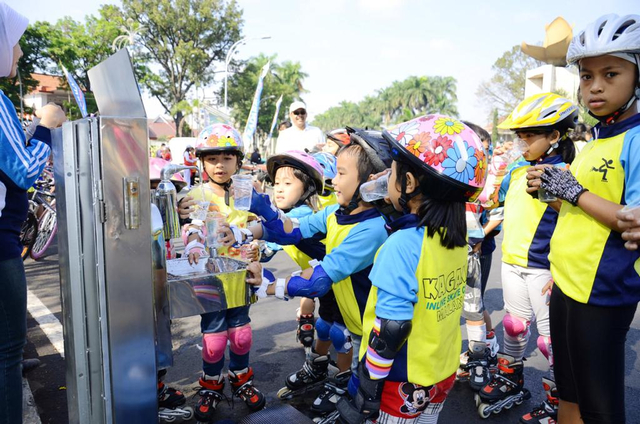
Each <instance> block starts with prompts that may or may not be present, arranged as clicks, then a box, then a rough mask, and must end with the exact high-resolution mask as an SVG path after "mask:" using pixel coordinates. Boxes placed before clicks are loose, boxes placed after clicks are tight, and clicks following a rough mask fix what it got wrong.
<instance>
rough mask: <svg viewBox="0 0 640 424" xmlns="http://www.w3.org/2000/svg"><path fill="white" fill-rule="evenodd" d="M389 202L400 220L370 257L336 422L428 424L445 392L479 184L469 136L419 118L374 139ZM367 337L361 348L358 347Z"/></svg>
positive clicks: (454, 360)
mask: <svg viewBox="0 0 640 424" xmlns="http://www.w3.org/2000/svg"><path fill="white" fill-rule="evenodd" d="M383 134H384V137H385V138H386V139H387V140H388V141H389V143H390V144H391V156H392V157H393V164H392V167H391V174H390V176H389V184H388V186H389V199H390V201H391V203H392V204H393V206H394V208H395V209H396V210H397V211H399V212H403V213H404V215H403V216H402V217H400V218H398V219H396V220H395V221H393V222H392V223H391V225H390V227H391V231H392V234H391V235H390V236H389V238H388V239H387V241H386V242H385V243H384V245H383V246H382V247H381V248H380V250H379V251H378V255H377V257H376V260H375V262H374V265H373V269H372V270H371V273H370V274H369V278H370V279H371V283H372V284H373V287H372V289H371V292H370V294H369V299H368V301H367V305H366V308H365V313H364V318H363V343H362V345H361V348H360V352H359V354H360V367H359V380H360V387H359V388H358V394H357V396H355V401H352V402H349V401H347V400H346V399H341V400H340V401H339V402H338V411H339V412H340V418H341V420H342V421H341V422H347V423H360V422H365V419H374V418H375V417H378V418H377V419H378V422H385V423H400V422H402V423H416V422H418V420H419V419H420V417H421V415H425V416H424V417H422V420H424V422H436V421H437V418H438V414H439V413H440V411H441V410H442V406H443V404H444V401H445V399H446V397H447V394H448V393H449V390H451V388H452V387H453V384H454V381H455V374H456V370H457V368H458V365H459V353H460V349H461V343H462V341H461V335H460V315H461V312H462V305H463V300H464V293H465V286H466V276H467V274H466V273H467V240H466V221H465V202H466V201H469V200H472V199H474V198H475V197H476V196H477V195H478V194H479V193H480V191H481V190H482V188H483V185H484V181H485V169H486V158H485V155H484V150H483V147H482V143H481V141H480V139H479V138H478V136H477V135H476V134H475V133H474V132H473V131H472V130H471V129H470V128H468V127H467V126H466V125H464V124H463V123H461V122H460V121H457V120H455V119H452V118H449V117H446V116H439V115H428V116H422V117H419V118H416V119H414V120H412V121H409V122H405V123H403V124H400V125H398V126H396V127H394V128H391V129H390V130H387V131H384V132H383ZM365 340H367V343H365V342H364V341H365Z"/></svg>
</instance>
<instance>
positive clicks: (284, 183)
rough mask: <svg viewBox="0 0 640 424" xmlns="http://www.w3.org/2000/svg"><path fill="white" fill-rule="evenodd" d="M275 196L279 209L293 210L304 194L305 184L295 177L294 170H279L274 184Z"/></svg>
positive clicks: (286, 168) (283, 168) (284, 168)
mask: <svg viewBox="0 0 640 424" xmlns="http://www.w3.org/2000/svg"><path fill="white" fill-rule="evenodd" d="M273 194H274V196H275V197H274V200H275V203H276V206H277V208H278V209H285V210H287V209H292V208H293V207H294V206H295V205H296V203H298V201H299V200H300V198H301V197H302V195H303V194H304V184H303V183H302V181H300V180H299V179H298V178H296V176H295V175H293V168H290V167H288V166H283V167H281V168H278V170H277V171H276V178H275V181H274V183H273Z"/></svg>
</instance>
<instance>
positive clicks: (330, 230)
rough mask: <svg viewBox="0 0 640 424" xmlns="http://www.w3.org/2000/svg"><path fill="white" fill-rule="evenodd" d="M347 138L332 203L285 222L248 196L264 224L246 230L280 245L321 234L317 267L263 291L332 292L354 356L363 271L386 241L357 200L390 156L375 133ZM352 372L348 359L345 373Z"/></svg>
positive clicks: (378, 222)
mask: <svg viewBox="0 0 640 424" xmlns="http://www.w3.org/2000/svg"><path fill="white" fill-rule="evenodd" d="M349 134H350V137H351V143H350V144H349V145H348V146H346V147H344V148H342V149H341V150H340V151H339V152H338V175H337V176H336V177H335V178H334V180H333V185H334V188H335V193H336V196H337V199H338V205H333V206H329V207H327V208H326V209H323V210H322V211H320V212H318V213H316V214H314V215H311V216H307V217H303V218H300V219H298V220H290V219H289V218H288V217H286V216H285V215H284V214H283V213H282V211H279V210H277V209H274V208H273V207H272V206H271V202H270V201H269V198H268V196H265V195H259V194H257V193H255V192H254V198H253V199H252V201H251V208H252V211H254V213H257V214H259V215H260V216H261V217H262V218H263V219H264V222H263V223H262V224H261V225H258V226H252V227H251V228H250V230H251V232H252V236H253V237H255V238H264V239H265V240H270V241H275V242H277V243H280V244H295V243H298V242H299V241H300V240H302V239H306V238H309V237H313V236H314V235H315V234H318V233H324V234H326V235H327V238H326V246H327V255H326V256H325V258H324V260H323V261H322V262H321V263H320V264H319V265H316V266H315V267H313V268H307V269H305V270H304V271H303V272H302V274H301V275H299V276H292V277H290V278H287V279H284V278H281V279H278V281H277V283H276V284H274V285H269V286H268V287H266V286H265V287H264V288H265V289H266V290H267V293H268V294H276V296H278V297H281V298H282V297H284V296H285V294H286V293H288V294H289V295H291V296H304V297H319V296H323V295H324V294H326V293H327V292H328V291H329V290H330V289H333V291H334V293H335V297H336V300H337V302H338V306H339V309H340V313H341V314H342V317H343V318H344V322H345V325H346V327H347V329H348V330H349V333H350V334H351V339H352V344H353V351H354V352H357V351H358V349H359V345H360V340H361V337H362V312H363V311H364V306H365V303H366V299H367V296H368V295H369V290H370V289H371V281H370V280H369V278H368V275H369V271H370V270H371V266H372V264H373V257H374V255H375V252H376V251H377V250H378V248H379V247H380V246H381V245H382V243H383V242H384V240H385V239H386V237H387V233H386V230H385V227H384V220H383V218H382V217H381V216H380V213H379V212H378V211H377V210H376V209H375V208H374V207H373V206H372V205H371V204H369V203H367V202H364V201H363V200H362V199H361V198H360V194H359V189H360V185H361V184H362V183H364V182H366V181H367V180H369V179H370V177H371V176H372V175H374V174H376V173H379V172H382V171H384V170H385V169H387V168H388V166H389V165H390V164H391V160H390V159H391V158H390V156H389V150H388V142H387V141H386V140H385V139H384V138H382V136H381V134H380V133H379V132H375V131H363V130H353V129H349ZM294 225H295V228H294ZM228 240H229V241H228V242H233V240H231V239H228ZM258 284H260V283H259V282H258ZM356 369H357V357H356V355H354V360H353V361H352V363H351V370H352V371H355V370H356ZM350 389H351V384H350Z"/></svg>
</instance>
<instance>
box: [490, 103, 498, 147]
mask: <svg viewBox="0 0 640 424" xmlns="http://www.w3.org/2000/svg"><path fill="white" fill-rule="evenodd" d="M492 122H493V124H492V128H491V143H493V144H494V145H495V144H496V143H497V142H498V138H500V135H499V134H498V109H495V108H494V109H493V121H492Z"/></svg>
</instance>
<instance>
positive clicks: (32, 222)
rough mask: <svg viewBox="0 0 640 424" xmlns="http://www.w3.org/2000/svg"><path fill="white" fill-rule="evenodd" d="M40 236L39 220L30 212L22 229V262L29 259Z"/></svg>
mask: <svg viewBox="0 0 640 424" xmlns="http://www.w3.org/2000/svg"><path fill="white" fill-rule="evenodd" d="M37 236H38V219H37V218H36V216H35V215H34V214H33V213H32V212H31V211H29V213H28V214H27V219H26V220H25V221H24V222H23V223H22V227H21V228H20V243H22V255H21V256H22V260H23V261H24V260H25V259H27V257H28V256H29V254H30V253H31V249H33V245H34V244H35V242H36V237H37Z"/></svg>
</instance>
